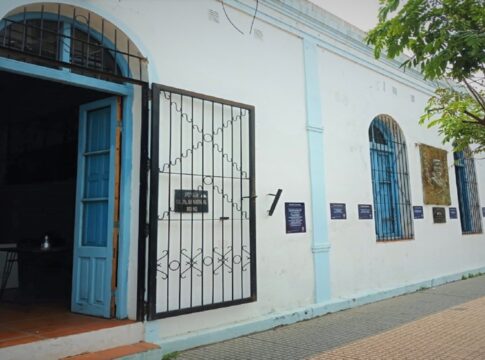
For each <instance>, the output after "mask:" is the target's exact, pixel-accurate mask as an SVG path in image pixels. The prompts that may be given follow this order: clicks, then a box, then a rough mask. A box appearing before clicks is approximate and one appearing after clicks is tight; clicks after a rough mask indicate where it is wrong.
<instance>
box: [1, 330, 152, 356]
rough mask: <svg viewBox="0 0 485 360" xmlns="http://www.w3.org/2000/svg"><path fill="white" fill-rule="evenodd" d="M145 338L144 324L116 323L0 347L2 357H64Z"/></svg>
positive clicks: (127, 343)
mask: <svg viewBox="0 0 485 360" xmlns="http://www.w3.org/2000/svg"><path fill="white" fill-rule="evenodd" d="M143 338H144V324H143V323H141V322H135V323H132V324H128V325H121V326H115V327H111V328H107V329H101V330H94V331H88V332H84V333H80V334H74V335H67V336H61V337H57V338H51V339H40V340H39V341H35V342H30V343H27V344H19V345H13V346H9V347H4V348H0V359H2V360H18V359H29V360H46V359H63V358H67V357H68V356H75V355H79V354H85V353H88V352H93V353H95V352H97V351H103V350H106V349H113V348H116V347H120V346H121V347H122V346H125V345H130V344H136V343H139V342H140V341H143ZM88 359H89V358H88ZM93 359H98V358H93ZM158 360H159V359H158Z"/></svg>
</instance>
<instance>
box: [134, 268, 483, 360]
mask: <svg viewBox="0 0 485 360" xmlns="http://www.w3.org/2000/svg"><path fill="white" fill-rule="evenodd" d="M479 273H485V267H482V268H478V269H473V270H468V271H463V272H459V273H455V274H450V275H445V276H440V277H436V278H432V279H429V280H425V281H420V282H416V283H413V284H409V285H405V286H401V287H397V288H392V289H385V290H381V291H376V292H370V293H366V294H361V295H358V296H356V297H353V298H345V299H338V300H334V301H328V302H325V303H321V304H315V305H311V306H308V307H304V308H298V309H294V310H291V311H285V312H280V313H276V314H275V313H273V314H271V315H268V316H264V317H261V318H259V319H258V320H254V321H247V322H243V323H237V324H231V325H228V326H225V327H220V328H217V329H208V330H207V329H204V330H200V331H194V332H191V333H190V334H189V335H181V336H174V337H171V338H166V339H163V338H161V337H162V336H163V332H162V330H161V329H162V327H161V325H160V323H161V322H163V320H160V321H151V322H147V323H145V341H147V342H151V343H155V344H158V345H160V346H161V348H162V350H163V353H165V354H166V353H169V352H172V351H179V350H185V349H190V348H194V347H197V346H201V345H208V344H212V343H216V342H219V341H224V340H229V339H233V338H236V337H239V336H244V335H248V334H251V333H255V332H259V331H265V330H269V329H272V328H275V327H277V326H282V325H289V324H293V323H296V322H299V321H302V320H308V319H312V318H315V317H318V316H322V315H325V314H328V313H333V312H337V311H341V310H346V309H350V308H354V307H357V306H361V305H365V304H369V303H373V302H376V301H380V300H384V299H388V298H392V297H395V296H399V295H404V294H408V293H412V292H415V291H417V290H420V289H422V288H429V287H435V286H438V285H442V284H446V283H449V282H452V281H457V280H460V279H461V278H462V276H463V275H469V274H479ZM133 359H136V358H133Z"/></svg>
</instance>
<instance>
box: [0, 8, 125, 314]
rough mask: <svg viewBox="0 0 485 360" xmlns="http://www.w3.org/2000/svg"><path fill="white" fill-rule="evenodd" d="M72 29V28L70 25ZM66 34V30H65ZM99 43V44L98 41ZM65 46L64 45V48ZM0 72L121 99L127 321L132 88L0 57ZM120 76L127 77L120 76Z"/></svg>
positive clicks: (120, 303) (121, 308)
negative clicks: (107, 94)
mask: <svg viewBox="0 0 485 360" xmlns="http://www.w3.org/2000/svg"><path fill="white" fill-rule="evenodd" d="M25 16H26V19H29V20H33V19H39V18H40V16H41V13H40V12H27V13H26V14H25ZM43 17H44V19H47V20H49V19H50V20H52V19H55V20H57V14H52V13H44V14H43ZM23 18H24V14H23V13H22V14H17V15H14V16H9V17H7V19H10V20H14V21H18V20H20V19H21V20H23ZM61 19H63V21H66V22H71V23H72V19H69V18H67V17H65V16H61ZM5 23H6V22H5V21H3V22H2V21H1V20H0V30H1V29H2V28H3V26H5ZM71 25H72V24H71ZM76 26H77V27H78V28H79V29H80V30H83V31H87V30H88V27H87V25H85V24H82V23H78V24H76ZM65 31H67V29H65ZM89 31H90V34H91V36H93V38H94V39H96V40H98V41H99V42H101V43H102V44H104V45H106V46H107V47H110V48H113V43H112V42H111V41H110V40H109V39H106V38H104V39H102V37H101V35H100V34H99V32H97V31H96V30H94V29H89ZM101 40H102V41H101ZM65 45H66V44H65ZM116 61H117V65H118V66H119V68H120V69H121V70H122V71H124V70H126V69H127V62H126V61H125V60H124V58H122V57H119V58H117V59H116ZM0 71H6V72H11V73H16V74H19V75H24V76H28V77H34V78H40V79H44V80H50V81H54V82H58V83H63V84H68V85H73V86H77V87H82V88H87V89H91V90H96V91H101V92H106V93H109V94H112V95H118V96H122V97H123V115H124V118H123V123H122V129H123V139H124V141H123V142H122V149H121V152H122V157H121V179H120V181H121V185H120V191H121V194H120V199H121V201H120V232H119V236H120V238H119V250H118V251H119V254H118V272H117V276H118V288H117V291H116V294H115V296H116V300H117V307H116V317H117V318H120V319H121V318H126V317H127V316H128V309H127V296H128V265H129V249H130V242H129V240H130V231H131V189H132V176H131V175H132V159H133V158H132V141H133V110H132V107H133V98H134V86H133V85H131V84H118V83H113V82H110V81H106V80H100V79H96V78H93V77H88V76H84V75H79V74H75V73H73V72H70V71H67V70H66V69H53V68H48V67H44V66H40V65H35V64H30V63H26V62H21V61H17V60H13V59H8V58H3V57H0ZM123 75H129V74H127V73H123Z"/></svg>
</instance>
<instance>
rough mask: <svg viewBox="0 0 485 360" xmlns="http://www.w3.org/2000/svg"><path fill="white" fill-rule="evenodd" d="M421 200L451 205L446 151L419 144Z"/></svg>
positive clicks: (432, 203)
mask: <svg viewBox="0 0 485 360" xmlns="http://www.w3.org/2000/svg"><path fill="white" fill-rule="evenodd" d="M419 150H420V154H421V177H422V180H423V201H424V203H425V204H426V205H451V197H450V185H449V178H448V160H447V152H446V151H445V150H442V149H438V148H435V147H432V146H428V145H423V144H421V145H420V146H419Z"/></svg>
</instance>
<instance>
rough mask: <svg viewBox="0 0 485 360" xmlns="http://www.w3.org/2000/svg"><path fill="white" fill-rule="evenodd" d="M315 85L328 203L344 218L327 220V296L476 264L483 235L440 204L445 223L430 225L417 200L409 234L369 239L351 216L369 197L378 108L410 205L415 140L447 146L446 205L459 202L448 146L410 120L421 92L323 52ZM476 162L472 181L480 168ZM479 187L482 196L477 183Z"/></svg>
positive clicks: (366, 225) (418, 189) (370, 232)
mask: <svg viewBox="0 0 485 360" xmlns="http://www.w3.org/2000/svg"><path fill="white" fill-rule="evenodd" d="M320 84H321V88H322V90H321V93H322V94H321V97H322V99H323V104H322V111H323V114H324V115H323V116H324V119H325V120H324V121H325V123H326V125H327V126H326V131H325V142H326V144H327V148H326V149H327V151H326V153H325V161H326V164H327V183H326V186H327V193H328V201H329V202H344V203H346V204H347V211H348V220H330V226H329V231H330V234H329V238H330V241H331V244H332V250H331V269H332V272H331V274H332V296H333V297H334V298H338V297H352V296H357V295H362V294H366V293H373V292H376V291H379V290H382V289H390V288H395V287H398V286H402V285H406V284H413V283H417V282H420V281H424V280H427V279H432V278H436V277H439V276H442V275H445V274H453V273H458V272H461V271H466V270H469V269H475V268H479V267H481V266H483V259H484V258H485V257H484V256H485V236H484V235H483V234H480V235H462V234H461V227H460V220H459V219H449V213H448V210H447V222H446V224H433V218H432V207H433V206H432V205H424V219H421V220H414V233H415V236H414V239H413V240H402V241H387V242H377V241H376V235H375V229H374V221H373V220H358V214H357V205H358V204H372V203H373V195H372V181H371V170H370V150H369V138H368V129H369V125H370V123H371V121H372V120H373V119H374V117H375V116H377V115H379V114H388V115H390V116H392V117H393V118H394V120H396V121H397V122H398V124H399V126H400V127H401V129H402V131H403V133H404V136H405V139H406V144H407V151H408V162H409V179H410V188H411V203H412V204H413V205H421V206H422V205H423V190H422V181H421V164H420V154H419V144H427V145H431V146H435V147H438V148H442V149H445V150H447V151H448V172H449V179H450V193H451V199H452V204H451V206H454V207H456V208H459V206H458V198H457V190H456V182H455V170H454V167H453V161H454V160H453V153H452V149H451V147H450V146H449V145H443V144H442V141H441V138H440V136H439V135H438V134H437V131H436V129H427V128H426V127H424V126H421V125H419V123H418V121H419V117H420V115H421V114H422V112H423V109H424V105H425V103H426V100H427V98H428V96H429V95H428V94H427V93H424V92H422V91H419V90H417V89H413V88H411V87H410V86H406V85H403V84H402V83H400V82H397V81H395V80H393V79H389V78H388V77H385V76H382V75H379V74H376V73H375V72H374V71H372V70H371V69H368V68H365V67H362V66H359V65H357V64H355V63H354V62H352V61H349V60H346V59H343V58H342V57H340V56H337V55H335V54H332V53H330V52H328V51H323V50H321V51H320ZM412 98H414V101H413V99H412ZM476 164H477V172H478V174H477V176H478V182H479V183H480V178H482V179H483V176H484V173H483V166H481V165H480V166H479V165H478V164H480V161H476ZM479 167H480V168H481V169H480V170H481V171H478V168H479ZM480 190H481V191H480V194H481V195H482V194H483V185H481V189H480ZM481 203H482V204H484V203H485V199H484V198H483V196H482V197H481Z"/></svg>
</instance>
